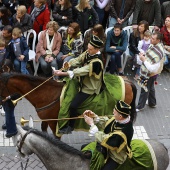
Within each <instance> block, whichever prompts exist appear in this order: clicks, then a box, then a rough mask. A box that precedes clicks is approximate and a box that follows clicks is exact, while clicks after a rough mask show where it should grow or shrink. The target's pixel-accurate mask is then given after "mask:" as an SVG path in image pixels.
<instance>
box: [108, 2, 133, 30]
mask: <svg viewBox="0 0 170 170" xmlns="http://www.w3.org/2000/svg"><path fill="white" fill-rule="evenodd" d="M135 4H136V0H128V1H125V0H124V1H120V0H111V6H110V14H109V15H110V17H109V27H113V26H114V25H115V24H116V23H117V22H118V23H119V24H122V26H123V27H126V26H127V25H128V19H129V18H130V16H131V14H132V13H133V11H134V9H135Z"/></svg>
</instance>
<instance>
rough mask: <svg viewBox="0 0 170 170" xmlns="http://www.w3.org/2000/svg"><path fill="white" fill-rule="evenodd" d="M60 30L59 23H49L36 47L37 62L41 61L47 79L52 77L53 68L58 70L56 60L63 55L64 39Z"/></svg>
mask: <svg viewBox="0 0 170 170" xmlns="http://www.w3.org/2000/svg"><path fill="white" fill-rule="evenodd" d="M58 28H59V26H58V24H57V22H55V21H50V22H48V24H47V29H46V30H44V31H42V32H41V35H40V37H39V40H38V44H37V47H36V61H38V60H39V62H40V65H41V69H42V71H43V73H44V74H45V75H46V76H47V77H48V76H51V75H52V70H51V66H53V67H55V69H56V70H58V64H57V60H56V58H57V57H58V56H61V55H62V54H60V47H61V43H62V39H61V35H60V33H59V32H58ZM56 78H57V77H56Z"/></svg>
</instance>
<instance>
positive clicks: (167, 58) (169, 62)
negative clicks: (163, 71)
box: [164, 55, 170, 68]
mask: <svg viewBox="0 0 170 170" xmlns="http://www.w3.org/2000/svg"><path fill="white" fill-rule="evenodd" d="M164 65H165V66H166V67H167V68H170V58H169V57H168V56H167V55H166V60H165V62H164Z"/></svg>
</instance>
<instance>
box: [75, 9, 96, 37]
mask: <svg viewBox="0 0 170 170" xmlns="http://www.w3.org/2000/svg"><path fill="white" fill-rule="evenodd" d="M75 12H76V16H77V18H76V21H77V22H78V24H79V25H80V29H81V32H82V34H84V32H85V31H86V30H88V29H89V28H92V27H93V26H94V25H96V24H98V23H99V17H98V14H97V12H96V11H95V9H94V8H93V7H91V8H90V9H89V8H85V9H84V10H83V12H80V11H79V10H78V9H76V8H75Z"/></svg>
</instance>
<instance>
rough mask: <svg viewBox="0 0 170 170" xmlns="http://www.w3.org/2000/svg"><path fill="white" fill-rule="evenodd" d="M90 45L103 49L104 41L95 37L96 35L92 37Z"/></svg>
mask: <svg viewBox="0 0 170 170" xmlns="http://www.w3.org/2000/svg"><path fill="white" fill-rule="evenodd" d="M89 43H90V44H91V45H92V46H93V47H95V48H101V47H102V45H103V41H102V40H100V38H99V37H97V36H95V35H93V36H92V37H91V40H90V42H89Z"/></svg>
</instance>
